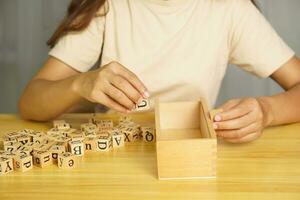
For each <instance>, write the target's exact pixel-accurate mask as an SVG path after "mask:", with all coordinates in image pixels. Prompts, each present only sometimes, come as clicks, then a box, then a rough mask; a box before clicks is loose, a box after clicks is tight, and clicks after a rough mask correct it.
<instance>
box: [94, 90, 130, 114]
mask: <svg viewBox="0 0 300 200" xmlns="http://www.w3.org/2000/svg"><path fill="white" fill-rule="evenodd" d="M94 100H95V101H96V102H97V103H100V104H102V105H104V106H106V107H108V108H110V109H113V110H115V111H117V112H121V113H129V110H128V109H127V108H125V107H124V106H122V105H120V104H119V103H117V102H116V101H114V100H113V99H112V98H110V97H109V96H107V95H106V94H104V93H102V94H101V93H99V94H97V96H94Z"/></svg>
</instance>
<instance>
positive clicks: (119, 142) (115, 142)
mask: <svg viewBox="0 0 300 200" xmlns="http://www.w3.org/2000/svg"><path fill="white" fill-rule="evenodd" d="M111 137H112V147H113V148H119V147H123V146H124V145H125V136H124V134H122V133H121V131H120V130H119V129H113V130H112V132H111Z"/></svg>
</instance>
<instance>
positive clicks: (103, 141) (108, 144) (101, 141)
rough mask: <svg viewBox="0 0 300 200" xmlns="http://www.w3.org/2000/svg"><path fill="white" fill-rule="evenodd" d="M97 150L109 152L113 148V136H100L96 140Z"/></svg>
mask: <svg viewBox="0 0 300 200" xmlns="http://www.w3.org/2000/svg"><path fill="white" fill-rule="evenodd" d="M96 148H97V151H102V152H103V151H109V150H110V149H111V148H112V139H111V136H99V138H98V139H96Z"/></svg>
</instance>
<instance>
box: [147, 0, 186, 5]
mask: <svg viewBox="0 0 300 200" xmlns="http://www.w3.org/2000/svg"><path fill="white" fill-rule="evenodd" d="M145 1H148V2H150V3H153V4H157V5H160V6H179V5H182V4H185V3H188V2H189V1H188V0H145Z"/></svg>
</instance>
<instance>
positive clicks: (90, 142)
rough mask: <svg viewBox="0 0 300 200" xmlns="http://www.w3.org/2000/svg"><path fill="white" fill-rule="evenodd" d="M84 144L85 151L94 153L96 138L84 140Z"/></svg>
mask: <svg viewBox="0 0 300 200" xmlns="http://www.w3.org/2000/svg"><path fill="white" fill-rule="evenodd" d="M83 143H84V147H85V148H84V150H85V151H86V152H87V151H96V149H97V146H96V138H85V140H84V141H83Z"/></svg>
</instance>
